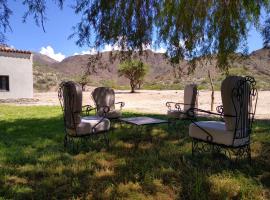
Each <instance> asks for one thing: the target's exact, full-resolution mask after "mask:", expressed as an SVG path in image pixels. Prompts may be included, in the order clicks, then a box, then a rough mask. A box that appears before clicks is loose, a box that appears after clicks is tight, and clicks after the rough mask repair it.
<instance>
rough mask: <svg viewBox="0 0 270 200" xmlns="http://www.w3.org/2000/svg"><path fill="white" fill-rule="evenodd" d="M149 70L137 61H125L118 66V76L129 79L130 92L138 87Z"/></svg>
mask: <svg viewBox="0 0 270 200" xmlns="http://www.w3.org/2000/svg"><path fill="white" fill-rule="evenodd" d="M148 70H149V66H148V65H147V64H144V63H143V62H142V61H139V60H127V61H124V62H123V63H121V64H120V65H119V68H118V74H119V76H124V77H126V78H128V79H129V81H130V87H131V92H132V93H133V92H135V88H136V87H140V85H141V84H142V83H143V79H144V77H145V75H146V74H147V72H148Z"/></svg>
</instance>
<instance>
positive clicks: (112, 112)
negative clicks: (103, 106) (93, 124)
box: [98, 110, 122, 119]
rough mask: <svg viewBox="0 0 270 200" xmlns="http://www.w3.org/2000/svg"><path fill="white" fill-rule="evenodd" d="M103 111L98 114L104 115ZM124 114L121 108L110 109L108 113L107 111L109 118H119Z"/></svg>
mask: <svg viewBox="0 0 270 200" xmlns="http://www.w3.org/2000/svg"><path fill="white" fill-rule="evenodd" d="M102 115H103V111H99V112H98V116H102ZM121 116H122V112H121V111H120V110H110V111H109V112H108V113H106V118H108V119H117V118H120V117H121Z"/></svg>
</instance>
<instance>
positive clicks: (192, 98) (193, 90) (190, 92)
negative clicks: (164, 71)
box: [184, 84, 198, 111]
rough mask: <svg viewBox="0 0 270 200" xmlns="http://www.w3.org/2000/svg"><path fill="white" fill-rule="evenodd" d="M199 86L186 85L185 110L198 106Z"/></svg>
mask: <svg viewBox="0 0 270 200" xmlns="http://www.w3.org/2000/svg"><path fill="white" fill-rule="evenodd" d="M197 94H198V88H197V85H196V84H190V85H186V87H185V90H184V104H185V105H184V110H185V111H187V110H188V109H190V108H194V107H197V104H198V102H197Z"/></svg>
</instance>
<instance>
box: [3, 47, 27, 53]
mask: <svg viewBox="0 0 270 200" xmlns="http://www.w3.org/2000/svg"><path fill="white" fill-rule="evenodd" d="M0 51H2V52H7V53H24V54H31V51H24V50H18V49H12V48H6V47H0Z"/></svg>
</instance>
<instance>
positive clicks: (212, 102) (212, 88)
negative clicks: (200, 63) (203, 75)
mask: <svg viewBox="0 0 270 200" xmlns="http://www.w3.org/2000/svg"><path fill="white" fill-rule="evenodd" d="M208 77H209V79H210V84H211V90H212V94H211V111H213V110H214V101H215V91H214V86H213V80H212V77H211V73H210V71H209V70H208Z"/></svg>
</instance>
